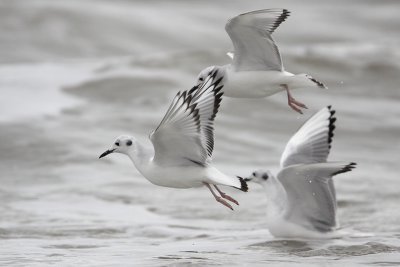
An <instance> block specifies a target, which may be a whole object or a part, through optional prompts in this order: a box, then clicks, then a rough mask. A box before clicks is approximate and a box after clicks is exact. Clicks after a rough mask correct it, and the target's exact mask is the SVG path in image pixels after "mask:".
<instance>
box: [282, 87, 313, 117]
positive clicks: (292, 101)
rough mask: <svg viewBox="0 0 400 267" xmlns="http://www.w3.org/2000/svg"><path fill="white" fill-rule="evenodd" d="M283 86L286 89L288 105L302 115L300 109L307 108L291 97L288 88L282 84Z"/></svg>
mask: <svg viewBox="0 0 400 267" xmlns="http://www.w3.org/2000/svg"><path fill="white" fill-rule="evenodd" d="M283 86H284V87H285V89H286V93H287V97H288V105H289V106H290V107H291V108H292V109H293V110H295V111H297V112H298V113H300V114H303V112H302V111H301V109H300V108H308V107H307V106H306V105H304V104H303V103H301V102H299V101H297V100H296V99H294V98H293V97H292V95H291V94H290V91H289V88H288V86H287V85H286V84H284V85H283Z"/></svg>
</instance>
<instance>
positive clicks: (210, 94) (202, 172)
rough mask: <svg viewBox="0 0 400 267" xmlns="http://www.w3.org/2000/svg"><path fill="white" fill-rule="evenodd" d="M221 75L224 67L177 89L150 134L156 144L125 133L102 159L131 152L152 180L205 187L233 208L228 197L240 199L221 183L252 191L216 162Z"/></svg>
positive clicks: (145, 174) (154, 181)
mask: <svg viewBox="0 0 400 267" xmlns="http://www.w3.org/2000/svg"><path fill="white" fill-rule="evenodd" d="M222 79H223V77H222V76H221V75H220V73H219V71H218V70H213V71H211V72H209V73H208V75H207V76H206V77H205V79H204V81H203V82H202V83H200V84H198V85H197V86H195V87H193V88H192V89H190V90H186V91H183V92H178V94H177V95H176V96H175V98H174V100H173V101H172V103H171V105H170V107H169V109H168V110H167V112H166V114H165V116H164V118H163V119H162V121H161V123H160V124H159V125H158V127H157V128H156V129H155V130H154V131H153V132H152V133H151V134H150V140H151V142H152V144H153V146H152V147H146V146H144V145H142V144H141V143H139V142H138V141H137V140H136V139H135V138H134V137H132V136H128V135H122V136H119V137H118V138H117V139H116V140H115V142H114V143H113V145H112V147H111V148H110V149H108V150H107V151H105V152H104V153H103V154H101V155H100V158H102V157H104V156H107V155H108V154H111V153H122V154H126V155H127V156H128V157H129V158H130V159H131V160H132V161H133V163H134V165H135V166H136V168H137V169H138V171H139V172H140V173H141V174H142V175H143V176H144V177H145V178H146V179H147V180H149V181H150V182H151V183H153V184H155V185H159V186H165V187H173V188H192V187H201V186H206V187H207V188H208V189H209V190H210V191H211V193H212V194H213V196H214V198H215V199H216V200H217V201H218V202H220V203H221V204H223V205H225V206H226V207H228V208H230V209H231V210H233V208H232V206H231V205H230V204H229V202H228V201H230V202H232V203H235V204H237V205H239V203H238V202H237V201H236V200H235V199H233V198H232V197H230V196H229V195H227V194H225V193H224V192H222V191H221V190H220V189H219V188H218V186H219V185H225V186H231V187H234V188H237V189H239V190H242V191H244V192H247V189H248V188H247V184H246V182H245V181H244V179H243V178H240V177H235V178H234V177H230V176H228V175H226V174H224V173H222V172H220V171H219V170H218V169H216V168H215V167H213V166H212V164H211V156H212V152H213V148H214V119H215V116H216V115H217V112H218V108H219V106H220V102H221V100H222V94H223V93H222V92H221V89H222V87H223V85H222V83H221V81H222ZM213 187H214V188H215V189H216V191H217V192H218V194H219V195H218V194H217V193H216V192H214V190H213Z"/></svg>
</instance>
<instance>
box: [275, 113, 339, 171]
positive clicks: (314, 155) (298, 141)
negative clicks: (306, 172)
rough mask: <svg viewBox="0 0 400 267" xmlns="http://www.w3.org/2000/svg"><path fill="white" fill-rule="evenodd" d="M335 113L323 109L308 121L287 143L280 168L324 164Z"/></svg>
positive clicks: (328, 149)
mask: <svg viewBox="0 0 400 267" xmlns="http://www.w3.org/2000/svg"><path fill="white" fill-rule="evenodd" d="M334 114H335V111H334V110H332V109H331V106H328V107H325V108H323V109H321V110H320V111H319V112H317V113H316V114H315V115H314V116H312V117H311V118H310V119H308V120H307V121H306V122H305V123H304V124H303V126H301V127H300V129H299V130H297V132H296V133H295V134H294V135H293V136H292V138H291V139H290V140H289V142H288V143H287V145H286V147H285V150H284V151H283V154H282V157H281V168H285V167H287V166H290V165H294V164H301V163H318V162H326V160H327V157H328V155H329V151H330V148H331V143H332V137H333V131H334V129H335V121H336V118H335V117H334Z"/></svg>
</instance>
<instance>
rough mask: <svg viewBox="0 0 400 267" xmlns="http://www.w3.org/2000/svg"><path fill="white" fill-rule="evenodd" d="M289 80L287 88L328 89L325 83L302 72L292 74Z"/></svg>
mask: <svg viewBox="0 0 400 267" xmlns="http://www.w3.org/2000/svg"><path fill="white" fill-rule="evenodd" d="M292 77H293V76H292ZM291 80H292V81H291V82H290V83H289V84H288V85H289V88H302V87H314V88H315V87H317V88H320V89H328V87H327V86H326V85H325V84H323V83H322V82H320V81H318V80H317V79H315V78H313V77H311V75H308V74H304V73H303V74H297V75H294V77H293V78H291Z"/></svg>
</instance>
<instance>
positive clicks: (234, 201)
mask: <svg viewBox="0 0 400 267" xmlns="http://www.w3.org/2000/svg"><path fill="white" fill-rule="evenodd" d="M214 187H215V189H217V191H218V193H219V194H220V195H221V197H222V198H225V199H227V200H229V201H231V202H233V203H235V204H236V205H238V206H239V202H237V200H236V199H234V198H233V197H231V196H229V195H227V194H226V193H224V192H222V191H221V190H220V189H219V188H218V187H217V186H216V185H214Z"/></svg>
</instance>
